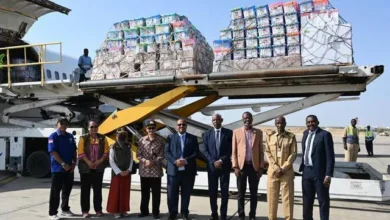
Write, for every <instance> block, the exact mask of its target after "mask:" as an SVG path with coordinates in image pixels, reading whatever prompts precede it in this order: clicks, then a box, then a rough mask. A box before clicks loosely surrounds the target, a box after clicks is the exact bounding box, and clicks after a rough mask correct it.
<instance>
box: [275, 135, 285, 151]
mask: <svg viewBox="0 0 390 220" xmlns="http://www.w3.org/2000/svg"><path fill="white" fill-rule="evenodd" d="M283 139H284V135H283V134H282V138H281V139H279V137H276V147H277V148H278V149H281V148H282V143H283Z"/></svg>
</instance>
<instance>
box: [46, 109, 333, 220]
mask: <svg viewBox="0 0 390 220" xmlns="http://www.w3.org/2000/svg"><path fill="white" fill-rule="evenodd" d="M242 120H243V127H241V128H238V129H235V130H234V131H232V130H229V129H226V128H223V127H222V122H223V118H222V116H221V115H219V114H215V115H213V117H212V123H213V128H212V129H210V130H208V131H206V132H205V133H204V135H203V143H204V148H203V149H201V150H200V149H199V143H198V139H197V137H196V136H194V135H192V134H189V133H187V123H186V121H185V120H184V119H179V120H178V121H177V125H176V126H177V127H176V130H177V132H176V133H173V134H171V135H169V136H168V137H167V139H166V141H165V140H164V139H163V138H162V137H160V136H158V135H157V134H156V130H157V124H156V122H155V121H153V120H148V121H146V123H145V130H146V133H147V135H146V136H144V137H142V138H141V139H140V140H139V142H138V150H137V159H138V161H139V175H140V177H141V206H140V214H139V215H138V216H139V217H145V216H148V215H150V212H149V208H148V207H149V200H150V190H152V215H153V217H154V218H155V219H159V218H160V199H161V178H162V177H163V167H162V161H163V159H164V158H165V159H166V160H167V167H166V174H167V183H168V184H167V194H168V209H169V216H168V220H175V219H176V218H177V215H178V214H179V207H178V203H179V194H180V195H181V207H180V214H181V216H182V218H183V220H188V219H189V209H188V208H189V204H190V197H191V192H192V190H193V188H194V183H195V177H196V175H197V164H196V159H197V157H198V155H199V152H200V151H202V153H203V155H204V156H205V157H206V159H207V172H208V183H209V184H208V185H209V196H210V207H211V216H210V220H217V219H221V220H227V210H228V201H229V184H230V172H231V170H232V169H233V170H234V174H235V176H236V178H237V179H236V181H237V189H238V198H237V202H238V216H239V219H240V220H244V219H245V216H246V214H245V211H244V207H245V193H246V186H247V183H248V184H249V191H250V212H249V218H250V220H254V219H255V218H256V209H257V203H258V201H257V197H258V196H257V195H258V194H257V192H258V185H259V181H260V178H261V177H262V175H263V172H264V170H265V169H266V167H265V166H266V165H265V164H266V163H265V157H267V158H268V163H269V167H268V173H267V176H268V177H267V178H268V179H267V183H268V184H267V187H268V189H267V200H268V210H269V211H268V216H269V219H270V220H275V219H277V214H276V213H277V208H278V199H279V192H280V190H281V191H282V202H283V209H284V215H285V218H286V219H293V210H294V177H295V174H294V170H293V168H292V165H293V163H294V161H295V160H296V157H297V141H296V137H295V135H294V134H293V133H291V132H288V131H286V130H285V127H286V124H287V123H286V119H285V118H284V117H282V116H280V117H277V118H276V119H275V126H276V130H275V131H272V132H267V133H266V134H265V135H264V136H265V140H266V145H265V149H263V139H264V137H263V132H262V131H261V130H260V129H257V128H254V127H253V126H252V122H253V117H252V114H251V113H250V112H245V113H243V115H242ZM68 123H69V122H68V121H67V120H66V119H61V120H59V121H58V123H57V129H58V131H57V132H54V133H53V134H52V135H51V136H50V137H49V146H48V148H49V152H50V154H51V164H52V187H51V193H50V210H49V216H50V218H51V219H59V217H58V216H57V209H58V207H59V202H60V192H61V190H62V204H61V209H62V214H63V215H65V216H71V215H73V213H72V212H71V211H70V207H69V204H68V203H69V195H70V192H71V189H72V186H73V170H74V168H75V165H76V163H75V161H76V160H77V157H78V159H79V163H78V168H79V172H80V178H81V197H80V199H81V209H82V212H83V217H90V214H89V211H90V205H89V204H90V201H89V198H90V189H91V187H92V188H93V194H94V199H93V204H94V210H95V212H96V216H102V215H103V208H102V205H101V203H102V182H103V174H104V168H105V167H107V166H108V164H109V165H110V166H111V168H112V179H111V185H110V192H109V196H108V202H107V212H108V213H114V215H115V218H120V217H122V216H126V215H127V212H128V211H129V210H130V204H129V203H130V185H131V184H130V183H131V174H132V173H134V167H133V163H134V162H133V155H132V150H131V145H130V144H129V142H128V141H127V139H128V137H127V132H126V131H125V130H122V129H119V130H118V131H117V136H116V141H115V143H114V144H113V145H111V146H109V145H108V142H107V138H106V137H105V136H103V135H100V134H98V133H97V129H98V123H97V122H95V121H90V122H89V133H88V134H86V135H84V136H82V137H80V141H79V143H78V146H77V147H76V143H75V140H74V138H73V135H72V134H70V133H67V132H66V128H67V126H68ZM306 125H307V128H308V129H307V130H306V131H305V132H304V134H303V139H302V152H303V155H304V156H303V157H302V161H301V166H300V171H301V172H303V178H302V189H303V218H304V220H311V219H313V218H312V216H313V204H314V198H315V195H316V194H317V196H318V200H319V204H320V216H321V219H322V220H324V219H329V205H330V201H329V187H330V183H331V178H332V176H333V170H334V163H335V156H334V148H333V139H332V135H331V134H330V133H329V132H327V131H325V130H322V129H321V128H319V127H318V125H319V121H318V119H317V117H316V116H314V115H309V116H308V117H307V118H306ZM107 163H108V164H107ZM218 185H220V188H221V200H222V201H221V207H220V212H219V214H218V205H217V197H218ZM179 191H180V193H179Z"/></svg>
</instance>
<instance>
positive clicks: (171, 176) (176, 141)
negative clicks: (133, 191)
mask: <svg viewBox="0 0 390 220" xmlns="http://www.w3.org/2000/svg"><path fill="white" fill-rule="evenodd" d="M176 129H177V131H178V132H177V133H174V134H171V135H169V136H168V138H167V143H166V145H165V158H166V159H167V161H168V163H167V175H168V209H169V217H168V219H169V220H174V219H176V216H177V214H178V203H179V188H180V189H181V210H180V213H181V214H182V217H183V220H189V217H188V214H189V210H188V206H189V204H190V196H191V192H192V190H193V188H194V183H195V176H196V174H197V168H196V158H197V156H198V152H199V144H198V138H197V137H196V136H194V135H192V134H189V133H187V132H186V131H187V123H186V121H185V120H184V119H179V120H178V121H177V128H176Z"/></svg>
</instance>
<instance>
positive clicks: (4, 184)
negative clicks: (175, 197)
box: [0, 134, 390, 220]
mask: <svg viewBox="0 0 390 220" xmlns="http://www.w3.org/2000/svg"><path fill="white" fill-rule="evenodd" d="M301 138H302V137H301V136H300V135H299V134H298V135H297V140H298V142H300V140H301ZM334 141H335V153H336V160H337V161H344V149H343V147H342V144H341V138H340V137H338V135H335V136H334ZM298 152H299V153H301V145H300V143H298ZM374 154H375V156H374V157H368V156H367V153H366V149H365V146H364V143H363V144H361V152H360V153H359V157H358V162H365V163H367V164H369V165H371V166H372V167H374V168H375V169H377V170H378V171H379V172H380V173H382V174H383V175H385V177H387V178H388V177H389V176H390V175H388V174H387V165H388V164H390V137H378V138H377V140H376V144H374ZM298 160H299V159H298ZM6 177H7V176H4V175H3V174H1V173H0V220H2V219H4V220H8V219H15V220H17V219H29V220H30V219H31V220H34V219H47V218H48V207H49V203H48V201H49V192H50V179H49V178H46V179H33V178H30V177H17V178H12V177H8V178H6ZM164 178H166V177H164ZM233 181H234V180H233ZM261 181H266V179H265V178H262V179H261ZM108 191H109V186H108V185H106V186H105V187H104V189H103V207H104V209H105V207H106V204H107V196H108ZM140 194H141V193H140V191H139V187H138V186H133V187H132V191H131V203H130V209H131V211H130V213H131V216H130V217H129V218H128V219H131V218H134V217H136V218H138V217H137V214H138V213H139V206H140V197H141V195H140ZM161 199H162V200H161V206H160V207H161V219H166V218H167V214H166V213H167V196H166V192H165V191H163V195H162V197H161ZM248 199H249V198H248ZM218 204H220V202H218ZM70 206H71V207H72V208H71V209H72V211H73V212H74V213H75V214H79V216H75V217H73V218H68V219H81V218H80V214H81V209H80V187H79V184H75V186H74V188H73V191H72V194H71V200H70ZM91 207H92V197H91ZM281 207H282V204H281V202H280V203H279V210H278V217H279V219H284V218H283V210H282V209H281ZM150 208H151V207H150ZM236 211H237V200H236V199H235V198H231V199H230V200H229V211H228V216H229V219H238V217H237V214H236ZM190 212H191V213H190V217H191V218H192V219H204V220H206V219H209V216H210V214H211V213H210V205H209V197H208V195H207V192H206V191H194V192H193V195H192V197H191V203H190ZM246 212H247V213H248V212H249V203H247V205H246ZM267 212H268V209H267V202H266V195H265V194H264V195H262V196H261V197H260V198H259V203H258V208H257V219H258V220H265V219H268V218H267ZM91 213H94V212H93V210H91ZM389 213H390V202H362V201H353V200H348V201H346V200H331V214H330V219H332V220H333V219H335V220H339V219H340V220H343V219H353V220H360V219H361V220H366V219H370V218H375V219H376V220H382V219H383V220H388V219H389V218H390V214H389ZM100 219H113V216H112V215H107V216H106V217H104V218H100ZM149 219H152V218H151V217H147V218H145V220H149ZM279 219H278V220H279ZM294 219H302V198H301V197H296V198H295V206H294ZM314 219H319V210H318V203H317V201H316V202H315V208H314Z"/></svg>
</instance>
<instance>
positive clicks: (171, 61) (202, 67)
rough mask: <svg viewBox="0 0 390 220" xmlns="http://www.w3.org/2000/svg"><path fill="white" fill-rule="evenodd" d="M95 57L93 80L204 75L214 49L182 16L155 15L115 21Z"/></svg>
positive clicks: (210, 68) (208, 67)
mask: <svg viewBox="0 0 390 220" xmlns="http://www.w3.org/2000/svg"><path fill="white" fill-rule="evenodd" d="M107 37H108V39H107V40H106V41H104V43H103V44H102V46H101V48H100V49H99V53H98V54H97V56H96V57H95V60H94V63H95V64H96V65H94V69H93V70H92V76H91V78H92V80H99V79H108V78H119V77H140V76H158V75H170V74H174V75H175V74H191V75H192V74H206V73H210V72H211V71H212V65H213V64H212V62H213V60H214V54H213V50H212V48H211V47H210V45H209V44H208V43H207V41H206V39H205V37H204V36H203V35H202V34H201V33H200V31H199V30H197V29H196V28H195V27H194V26H193V25H192V23H191V22H190V21H189V20H188V18H187V17H185V16H180V15H178V14H168V15H155V16H151V17H146V18H138V19H132V20H125V21H122V22H118V23H115V24H114V30H113V31H110V32H109V33H108V36H107Z"/></svg>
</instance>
